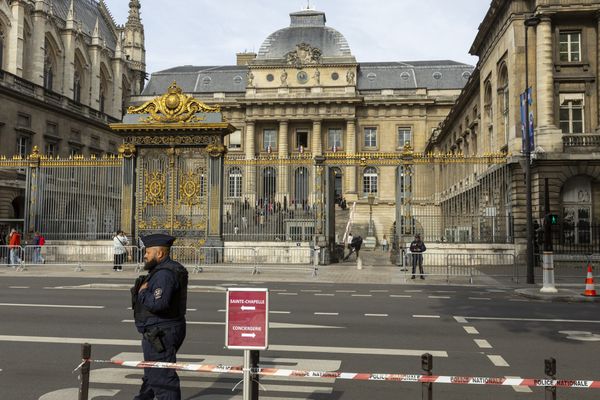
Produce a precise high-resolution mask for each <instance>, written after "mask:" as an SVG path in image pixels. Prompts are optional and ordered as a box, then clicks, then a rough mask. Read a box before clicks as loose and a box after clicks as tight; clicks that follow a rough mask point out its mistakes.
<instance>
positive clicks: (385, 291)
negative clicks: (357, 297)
mask: <svg viewBox="0 0 600 400" xmlns="http://www.w3.org/2000/svg"><path fill="white" fill-rule="evenodd" d="M369 292H371V293H387V292H389V290H369Z"/></svg>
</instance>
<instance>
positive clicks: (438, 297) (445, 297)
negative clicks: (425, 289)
mask: <svg viewBox="0 0 600 400" xmlns="http://www.w3.org/2000/svg"><path fill="white" fill-rule="evenodd" d="M427 297H428V298H430V299H449V298H450V296H427Z"/></svg>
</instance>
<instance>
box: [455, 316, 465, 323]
mask: <svg viewBox="0 0 600 400" xmlns="http://www.w3.org/2000/svg"><path fill="white" fill-rule="evenodd" d="M454 319H455V320H456V322H458V323H459V324H466V323H467V322H468V321H467V320H466V319H465V318H464V317H454Z"/></svg>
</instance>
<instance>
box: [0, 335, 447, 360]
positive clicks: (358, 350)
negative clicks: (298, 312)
mask: <svg viewBox="0 0 600 400" xmlns="http://www.w3.org/2000/svg"><path fill="white" fill-rule="evenodd" d="M0 342H28V343H62V344H77V345H81V343H90V344H97V345H111V346H135V347H136V348H139V346H140V339H136V340H124V339H94V338H70V337H50V336H8V335H0ZM269 350H273V351H291V352H299V353H304V352H309V353H339V354H366V355H371V354H374V355H382V356H412V357H421V354H423V353H429V354H431V355H432V356H434V357H445V358H447V357H448V353H447V352H446V351H443V350H409V349H383V348H362V347H318V346H294V345H277V344H269ZM178 356H179V357H180V358H185V355H179V354H178Z"/></svg>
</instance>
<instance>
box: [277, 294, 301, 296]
mask: <svg viewBox="0 0 600 400" xmlns="http://www.w3.org/2000/svg"><path fill="white" fill-rule="evenodd" d="M277 294H278V295H280V296H298V293H277Z"/></svg>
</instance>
